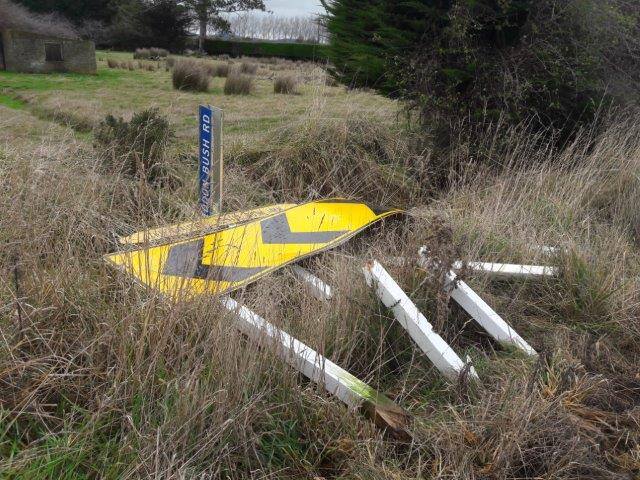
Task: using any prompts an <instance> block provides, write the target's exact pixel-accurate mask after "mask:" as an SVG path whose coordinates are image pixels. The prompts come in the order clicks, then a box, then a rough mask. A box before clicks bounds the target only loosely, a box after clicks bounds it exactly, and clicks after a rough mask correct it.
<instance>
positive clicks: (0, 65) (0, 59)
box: [0, 32, 4, 70]
mask: <svg viewBox="0 0 640 480" xmlns="http://www.w3.org/2000/svg"><path fill="white" fill-rule="evenodd" d="M0 70H4V48H3V47H2V32H0Z"/></svg>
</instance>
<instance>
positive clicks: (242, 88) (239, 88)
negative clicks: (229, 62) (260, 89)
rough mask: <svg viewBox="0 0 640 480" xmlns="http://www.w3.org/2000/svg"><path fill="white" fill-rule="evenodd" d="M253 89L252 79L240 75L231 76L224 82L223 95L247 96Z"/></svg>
mask: <svg viewBox="0 0 640 480" xmlns="http://www.w3.org/2000/svg"><path fill="white" fill-rule="evenodd" d="M254 89H255V84H254V81H253V77H250V76H248V75H241V74H231V75H229V76H228V77H227V81H226V82H224V94H225V95H249V94H250V93H252V92H253V90H254Z"/></svg>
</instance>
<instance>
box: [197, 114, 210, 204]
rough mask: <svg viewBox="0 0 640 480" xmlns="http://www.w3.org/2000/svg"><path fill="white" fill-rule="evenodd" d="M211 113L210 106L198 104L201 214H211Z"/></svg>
mask: <svg viewBox="0 0 640 480" xmlns="http://www.w3.org/2000/svg"><path fill="white" fill-rule="evenodd" d="M212 119H213V113H212V111H211V107H209V106H205V105H200V111H199V126H200V127H199V128H200V151H199V152H200V153H199V157H200V168H199V177H200V200H199V209H200V213H202V215H207V216H208V215H211V171H212V153H211V152H212V151H213V129H212V125H211V124H212Z"/></svg>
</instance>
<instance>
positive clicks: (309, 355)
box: [221, 297, 410, 438]
mask: <svg viewBox="0 0 640 480" xmlns="http://www.w3.org/2000/svg"><path fill="white" fill-rule="evenodd" d="M221 302H222V305H223V306H224V307H225V308H226V309H227V310H228V311H229V312H231V313H232V314H233V315H234V317H235V319H236V322H235V325H236V327H237V328H238V330H240V331H241V332H242V333H244V334H245V335H247V336H248V337H249V338H250V339H251V340H253V341H255V342H257V343H260V342H265V341H267V342H269V343H272V344H273V345H275V347H276V351H277V353H278V355H279V356H280V357H281V358H282V359H283V360H284V361H285V362H286V363H288V364H289V365H291V366H292V367H293V368H295V369H296V370H298V371H299V372H301V373H302V374H303V375H305V376H306V377H307V378H309V379H310V380H312V381H314V382H316V383H318V384H319V385H321V386H323V387H324V388H325V389H326V390H327V391H328V392H329V393H331V394H333V395H335V396H336V397H338V398H339V399H340V400H341V401H342V402H344V403H345V404H347V405H348V406H349V407H351V408H359V409H361V410H363V411H364V413H365V414H366V415H368V416H369V417H370V418H371V419H372V420H374V421H375V423H376V424H377V425H379V426H380V427H383V428H388V429H390V431H391V432H392V433H393V434H395V435H397V436H399V437H401V438H407V437H408V435H409V434H408V433H407V426H408V424H409V420H410V417H409V414H408V413H407V412H405V411H404V410H403V409H402V408H401V407H399V406H398V405H396V404H395V403H394V402H393V401H392V400H390V399H389V398H387V397H386V396H384V395H382V394H380V393H378V392H377V391H375V390H374V389H373V388H371V387H370V386H369V385H367V384H366V383H364V382H363V381H361V380H358V379H357V378H356V377H354V376H353V375H351V374H350V373H349V372H347V371H346V370H343V369H342V368H340V367H339V366H338V365H336V364H335V363H333V362H331V361H330V360H328V359H326V358H325V357H323V356H322V355H320V354H319V353H318V352H316V351H315V350H313V349H312V348H311V347H309V346H307V345H305V344H304V343H302V342H300V341H299V340H296V339H295V338H293V337H292V336H291V335H289V334H288V333H286V332H284V331H282V330H280V329H278V328H277V327H275V326H274V325H272V324H270V323H269V322H267V321H266V320H265V319H264V318H262V317H260V316H259V315H258V314H256V313H254V312H252V311H251V310H249V309H248V308H247V307H245V306H244V305H241V304H239V303H238V302H237V301H235V300H233V299H232V298H231V297H223V298H222V299H221Z"/></svg>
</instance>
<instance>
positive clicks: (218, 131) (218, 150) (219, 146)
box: [211, 107, 224, 214]
mask: <svg viewBox="0 0 640 480" xmlns="http://www.w3.org/2000/svg"><path fill="white" fill-rule="evenodd" d="M211 110H212V112H213V165H212V167H213V168H212V171H211V187H212V190H213V200H214V201H215V202H216V204H217V207H218V214H221V213H222V192H223V190H222V189H223V186H224V159H223V155H224V153H223V146H224V145H223V137H222V123H223V119H224V112H223V111H222V109H220V108H217V107H212V109H211Z"/></svg>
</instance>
